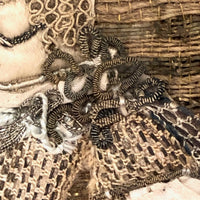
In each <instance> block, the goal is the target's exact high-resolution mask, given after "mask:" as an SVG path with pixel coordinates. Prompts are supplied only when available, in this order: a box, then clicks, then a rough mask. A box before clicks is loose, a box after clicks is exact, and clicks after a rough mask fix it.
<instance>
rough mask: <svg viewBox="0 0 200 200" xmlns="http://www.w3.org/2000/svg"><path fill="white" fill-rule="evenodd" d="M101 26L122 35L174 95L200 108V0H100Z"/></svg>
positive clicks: (199, 110)
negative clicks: (165, 82) (167, 84)
mask: <svg viewBox="0 0 200 200" xmlns="http://www.w3.org/2000/svg"><path fill="white" fill-rule="evenodd" d="M96 15H97V26H98V27H99V28H100V29H101V31H102V33H103V34H105V35H112V36H115V37H117V38H119V39H120V40H121V41H122V42H123V43H124V45H125V47H126V48H127V50H128V53H129V55H130V56H134V57H138V59H139V60H142V61H144V63H145V66H146V68H147V70H146V72H147V73H148V74H150V75H153V76H155V77H159V78H161V79H163V80H166V81H168V83H169V93H170V95H171V96H172V97H173V98H174V99H175V100H177V101H179V103H181V104H183V105H187V106H188V107H190V108H193V110H194V111H195V112H196V113H200V56H199V55H200V1H199V0H194V1H190V0H179V1H177V0H172V1H171V0H170V1H167V0H158V1H151V0H149V1H145V0H141V1H134V2H133V1H128V0H111V1H108V0H98V1H97V2H96Z"/></svg>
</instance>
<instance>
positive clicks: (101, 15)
mask: <svg viewBox="0 0 200 200" xmlns="http://www.w3.org/2000/svg"><path fill="white" fill-rule="evenodd" d="M144 4H145V2H144ZM133 5H134V7H133ZM136 5H138V2H134V3H132V4H131V3H128V2H127V3H125V5H123V4H122V3H121V4H119V3H113V4H109V3H106V4H105V5H104V4H101V3H100V1H98V2H97V4H96V13H97V14H96V17H97V21H98V22H107V23H133V22H138V21H143V22H145V21H156V20H165V19H168V18H171V17H175V16H178V15H183V13H184V15H189V14H200V4H199V1H195V2H182V3H181V2H179V1H177V3H176V4H171V3H161V4H159V5H156V6H154V5H151V4H149V3H148V2H147V3H146V6H145V7H141V8H137V6H136ZM147 5H149V6H147Z"/></svg>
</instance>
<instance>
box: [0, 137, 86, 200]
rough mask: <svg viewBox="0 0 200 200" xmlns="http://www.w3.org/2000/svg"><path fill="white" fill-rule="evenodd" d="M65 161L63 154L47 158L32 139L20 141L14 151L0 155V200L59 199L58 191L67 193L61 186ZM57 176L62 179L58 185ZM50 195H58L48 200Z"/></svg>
mask: <svg viewBox="0 0 200 200" xmlns="http://www.w3.org/2000/svg"><path fill="white" fill-rule="evenodd" d="M67 159H68V158H67V155H64V154H59V155H51V154H50V153H48V152H47V151H46V150H45V149H44V148H43V146H42V145H41V144H40V143H38V141H37V140H36V139H35V138H32V137H29V139H25V140H23V142H21V143H20V144H18V145H17V146H16V148H15V149H14V150H11V151H9V150H8V151H6V152H4V153H2V154H1V155H0V172H1V173H0V197H1V198H2V199H3V200H4V199H5V200H13V199H16V200H22V199H43V200H57V199H59V195H60V194H61V192H62V193H64V194H66V193H67V191H65V188H64V187H63V183H64V182H68V181H69V180H68V178H66V170H67V168H66V167H64V165H68V161H67ZM64 163H65V164H64ZM73 173H74V172H71V175H70V177H72V174H73ZM58 177H61V178H62V181H61V182H58V181H57V178H58ZM48 185H49V189H47V187H48ZM53 192H57V193H58V194H59V195H58V196H57V197H56V196H54V197H52V194H53ZM78 192H79V193H81V192H82V191H78ZM82 200H84V198H82Z"/></svg>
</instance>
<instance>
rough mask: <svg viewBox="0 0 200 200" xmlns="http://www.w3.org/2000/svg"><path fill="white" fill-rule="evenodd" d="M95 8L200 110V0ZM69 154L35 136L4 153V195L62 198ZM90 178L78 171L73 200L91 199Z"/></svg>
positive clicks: (103, 0)
mask: <svg viewBox="0 0 200 200" xmlns="http://www.w3.org/2000/svg"><path fill="white" fill-rule="evenodd" d="M95 12H96V25H97V27H98V28H100V30H101V31H102V33H103V34H106V35H112V36H116V37H117V38H119V39H120V40H121V41H122V42H123V43H124V45H125V47H126V48H127V50H128V52H129V55H130V56H134V57H138V59H139V60H143V61H144V63H145V65H146V71H147V73H148V74H150V75H152V76H156V77H159V78H161V79H162V80H166V81H168V83H169V89H168V91H169V93H170V95H171V96H172V97H173V98H174V99H175V100H177V101H178V102H179V104H184V105H186V106H187V107H189V108H191V109H192V110H193V111H194V112H195V113H200V0H155V1H154V0H140V1H139V0H134V1H133V0H97V1H96V2H95ZM67 159H68V158H67V156H66V155H55V156H53V155H50V154H49V153H48V152H46V151H45V150H44V148H43V147H42V145H41V144H39V143H38V141H37V140H36V139H34V138H29V139H26V140H24V141H23V142H22V143H20V144H19V145H18V146H17V148H16V149H15V150H13V151H10V152H9V151H7V152H5V153H3V154H1V156H0V171H1V174H0V176H1V181H0V200H1V199H2V198H1V196H5V197H6V199H9V200H14V199H24V200H29V199H32V200H33V199H35V200H41V199H42V200H47V199H48V200H56V199H58V198H59V194H60V193H64V192H65V187H64V186H66V185H67V184H70V183H68V182H70V181H71V180H70V181H69V180H66V175H67V174H68V173H72V172H69V171H68V170H67V169H68V167H69V163H67ZM74 176H75V175H73V174H71V176H70V177H72V180H73V178H74ZM88 181H89V173H86V172H83V173H81V174H80V173H79V174H78V175H77V179H76V180H75V182H74V184H73V186H72V188H71V190H70V192H71V194H72V197H71V200H73V199H76V200H79V199H81V200H86V199H88V198H87V191H86V189H85V188H86V187H87V183H88ZM8 188H11V189H12V190H11V189H10V190H9V189H8ZM77 192H78V193H77Z"/></svg>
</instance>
